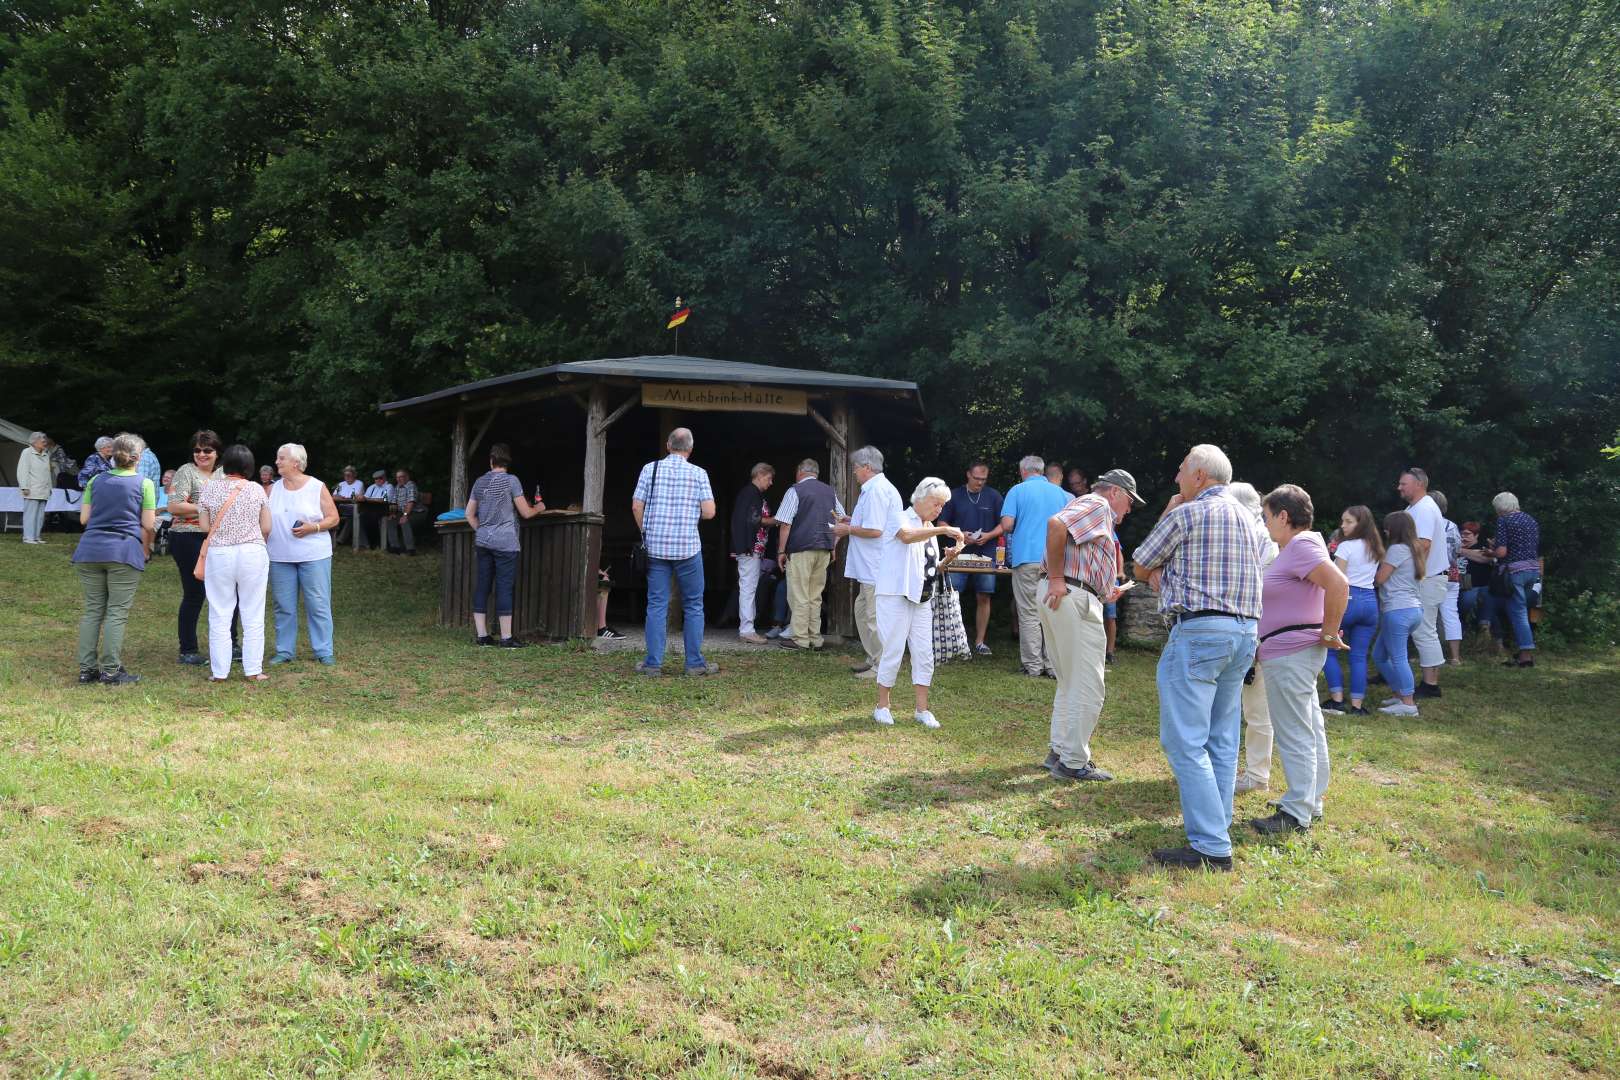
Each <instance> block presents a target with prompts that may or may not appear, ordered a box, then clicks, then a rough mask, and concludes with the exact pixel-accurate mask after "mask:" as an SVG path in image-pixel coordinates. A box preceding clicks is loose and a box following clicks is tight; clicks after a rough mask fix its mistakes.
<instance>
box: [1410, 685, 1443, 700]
mask: <svg viewBox="0 0 1620 1080" xmlns="http://www.w3.org/2000/svg"><path fill="white" fill-rule="evenodd" d="M1412 696H1413V697H1439V696H1440V684H1439V683H1426V682H1420V683H1418V684H1417V689H1416V690H1414V691H1412Z"/></svg>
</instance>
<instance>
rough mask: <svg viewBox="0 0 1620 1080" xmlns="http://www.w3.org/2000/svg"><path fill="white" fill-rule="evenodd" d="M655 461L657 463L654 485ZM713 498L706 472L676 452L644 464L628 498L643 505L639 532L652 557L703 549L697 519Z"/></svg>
mask: <svg viewBox="0 0 1620 1080" xmlns="http://www.w3.org/2000/svg"><path fill="white" fill-rule="evenodd" d="M654 465H656V466H657V467H658V484H657V486H656V487H654V485H653V466H654ZM713 498H714V489H713V488H711V487H709V474H708V472H707V471H705V470H703V469H700V468H698V467H697V466H696V465H693V464H692V463H691V462H690V461H687V460H686V459H685V458H684V457H682V456H681V455H679V454H673V453H672V454H670V455H669V456H668V457H666V458H664V459H663V460H662V461H657V462H648V463H647V464H645V465H643V466H642V467H641V475H640V476H639V477H638V478H637V479H636V491H635V494H634V495H632V496H631V499H632V500H633V501H635V502H639V503H640V504H641V505H642V515H641V533H642V536H643V537H644V538H645V539H646V543H647V554H648V555H651V556H652V557H653V558H655V559H690V558H691V557H692V556H694V555H696V554H697V553H698V552H699V551H700V550H702V545H701V544H699V542H698V521H699V520H701V519H702V517H703V504H704V503H706V502H709V501H710V500H712V499H713Z"/></svg>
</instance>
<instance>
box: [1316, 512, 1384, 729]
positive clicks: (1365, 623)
mask: <svg viewBox="0 0 1620 1080" xmlns="http://www.w3.org/2000/svg"><path fill="white" fill-rule="evenodd" d="M1339 535H1340V536H1342V537H1343V538H1344V539H1342V540H1340V541H1339V546H1338V547H1337V548H1335V549H1334V551H1333V563H1334V565H1335V566H1337V567H1338V568H1339V569H1340V571H1342V572H1343V573H1344V576H1345V577H1347V578H1349V579H1350V601H1349V604H1348V605H1347V606H1346V607H1345V609H1344V619H1343V621H1342V622H1340V624H1339V634H1340V636H1342V637H1343V638H1344V640H1345V644H1346V645H1348V646H1349V648H1348V650H1347V651H1346V652H1345V654H1344V655H1345V659H1346V661H1347V662H1348V663H1349V665H1350V705H1349V707H1348V708H1346V707H1345V703H1344V674H1343V672H1342V671H1340V669H1339V653H1337V652H1336V651H1334V650H1332V649H1329V650H1328V654H1327V659H1326V661H1324V665H1323V669H1322V671H1323V674H1324V675H1326V676H1327V684H1328V694H1329V698H1328V700H1327V701H1324V702H1323V703H1322V710H1323V711H1324V712H1343V713H1348V714H1350V715H1352V716H1366V715H1367V706H1366V698H1367V659H1368V656H1369V650H1370V649H1371V647H1372V641H1373V636H1374V635H1375V634H1376V633H1377V632H1378V594H1377V593H1376V592H1374V591H1373V587H1374V585H1375V584H1376V581H1375V578H1376V577H1377V574H1378V564H1379V563H1380V562H1382V561H1383V558H1384V538H1383V537H1382V536H1381V535H1379V532H1378V524H1377V522H1375V521H1374V520H1373V515H1372V511H1371V510H1370V509H1368V508H1367V507H1365V506H1352V507H1350V508H1349V509H1348V510H1346V511H1345V512H1344V513H1342V514H1340V515H1339Z"/></svg>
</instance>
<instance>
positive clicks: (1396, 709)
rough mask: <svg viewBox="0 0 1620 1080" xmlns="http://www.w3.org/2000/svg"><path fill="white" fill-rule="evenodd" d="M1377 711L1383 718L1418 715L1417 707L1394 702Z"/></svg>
mask: <svg viewBox="0 0 1620 1080" xmlns="http://www.w3.org/2000/svg"><path fill="white" fill-rule="evenodd" d="M1378 711H1379V712H1381V713H1383V714H1384V715H1385V716H1416V715H1417V714H1418V707H1417V706H1416V705H1404V704H1402V703H1401V702H1399V701H1396V702H1395V704H1393V705H1385V706H1384V707H1383V708H1382V709H1379V710H1378Z"/></svg>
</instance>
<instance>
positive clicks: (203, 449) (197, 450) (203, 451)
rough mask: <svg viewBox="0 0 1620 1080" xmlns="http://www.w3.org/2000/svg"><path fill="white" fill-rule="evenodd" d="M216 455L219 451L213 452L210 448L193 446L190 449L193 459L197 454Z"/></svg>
mask: <svg viewBox="0 0 1620 1080" xmlns="http://www.w3.org/2000/svg"><path fill="white" fill-rule="evenodd" d="M217 453H219V451H218V450H215V449H214V448H213V447H212V446H193V447H192V448H191V454H192V456H193V457H195V456H196V455H198V454H217Z"/></svg>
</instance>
